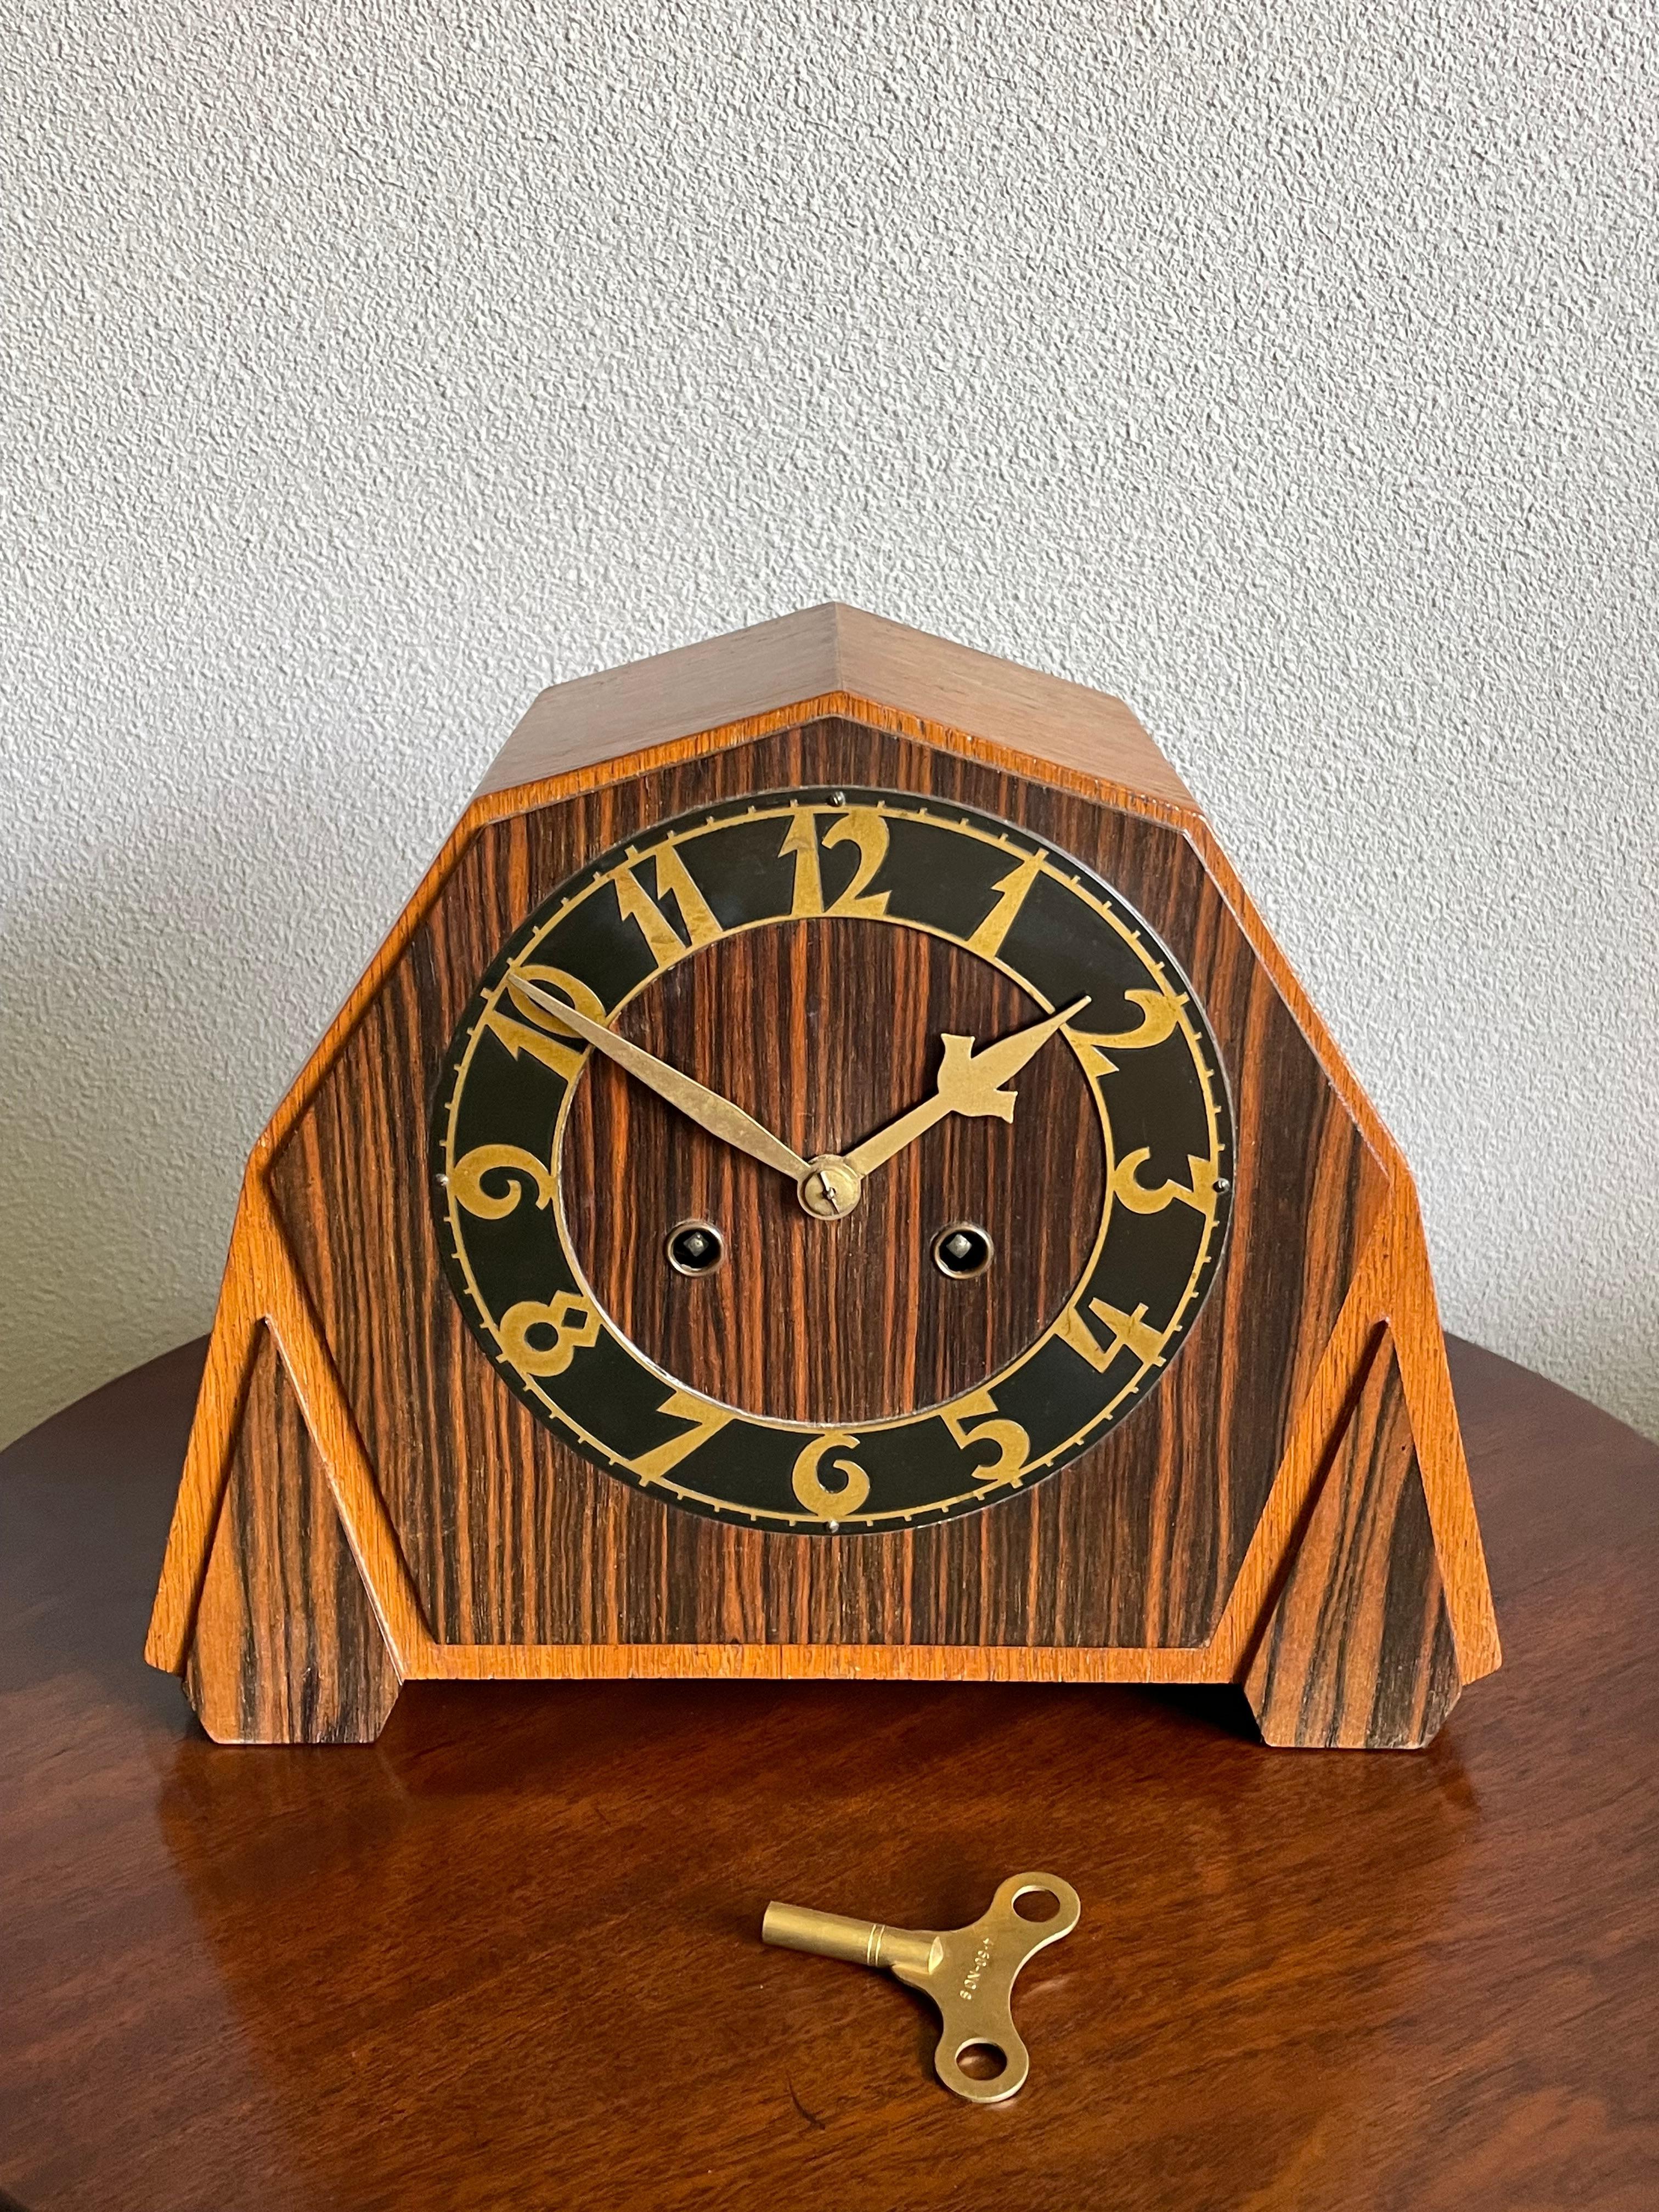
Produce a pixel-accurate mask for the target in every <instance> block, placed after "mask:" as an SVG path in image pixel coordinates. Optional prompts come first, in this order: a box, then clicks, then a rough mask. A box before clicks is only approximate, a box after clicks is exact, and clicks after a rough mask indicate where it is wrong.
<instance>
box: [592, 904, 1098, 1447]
mask: <svg viewBox="0 0 1659 2212" xmlns="http://www.w3.org/2000/svg"><path fill="white" fill-rule="evenodd" d="M1043 1012H1045V1009H1044V1008H1042V1006H1039V1005H1038V1004H1037V1003H1036V1001H1035V1000H1033V999H1032V998H1031V997H1030V995H1029V994H1027V993H1025V992H1024V991H1022V990H1021V989H1020V988H1019V987H1018V985H1017V984H1015V983H1014V982H1013V981H1012V980H1011V979H1010V978H1009V977H1007V976H1006V975H1003V974H1001V973H1000V972H999V970H998V969H995V968H994V967H992V966H991V965H990V964H989V963H988V962H987V961H984V960H981V959H979V958H977V957H975V955H973V954H972V953H969V952H967V951H963V949H962V948H961V947H960V946H957V945H951V944H950V943H948V942H947V941H945V940H944V939H939V938H937V937H933V936H931V935H929V934H927V933H926V932H924V931H921V930H913V929H905V928H895V927H891V926H890V925H887V924H884V923H881V922H878V921H860V920H854V919H842V918H837V917H833V916H832V917H829V918H825V919H822V920H817V921H799V922H781V923H779V924H776V925H775V926H773V927H765V928H761V929H756V930H751V931H749V932H747V933H744V934H743V935H741V936H734V937H730V938H726V939H723V940H722V941H721V942H720V943H719V944H716V945H708V946H705V947H704V948H703V949H702V950H701V951H698V952H697V953H696V954H695V955H694V956H693V957H691V958H690V959H687V960H684V961H682V962H681V963H679V964H678V966H676V967H674V968H673V969H670V970H669V971H668V972H667V973H665V975H662V976H660V977H659V979H658V980H657V981H654V982H653V983H652V984H651V985H649V986H648V987H647V989H646V990H644V991H643V992H641V994H640V995H639V997H638V998H636V999H635V1000H633V1001H632V1002H631V1003H630V1004H629V1006H628V1007H627V1008H626V1009H625V1010H624V1012H623V1014H622V1015H621V1016H620V1017H619V1018H618V1020H617V1029H618V1030H620V1031H621V1032H622V1033H623V1034H624V1035H625V1036H629V1038H631V1039H632V1040H633V1041H634V1042H635V1043H637V1044H640V1045H642V1046H643V1047H644V1048H646V1049H647V1051H649V1052H653V1053H656V1054H659V1056H660V1057H661V1058H662V1059H664V1060H668V1061H671V1063H672V1064H673V1065H674V1066H677V1067H680V1068H684V1070H685V1071H686V1072H687V1073H690V1074H692V1075H694V1076H695V1077H696V1079H697V1080H698V1081H699V1082H702V1083H706V1084H707V1085H708V1086H709V1088H710V1089H711V1090H714V1091H719V1092H720V1095H721V1096H722V1097H726V1098H730V1099H732V1101H733V1102H734V1103H737V1104H738V1105H740V1106H741V1107H743V1108H744V1110H745V1111H746V1112H748V1113H750V1114H752V1115H754V1116H755V1117H756V1119H757V1121H762V1122H763V1123H764V1124H765V1126H766V1127H768V1128H769V1129H772V1130H775V1132H776V1133H778V1135H779V1136H781V1138H782V1139H784V1141H785V1142H786V1143H787V1144H789V1145H792V1146H793V1147H794V1148H795V1150H796V1151H797V1152H799V1153H800V1154H801V1155H802V1156H803V1158H805V1159H807V1160H808V1161H809V1162H812V1163H813V1164H815V1165H816V1164H818V1162H819V1160H820V1157H821V1156H828V1162H829V1165H828V1169H827V1172H829V1174H830V1175H831V1176H833V1175H834V1173H835V1172H836V1163H838V1162H839V1160H840V1157H841V1155H842V1153H843V1152H845V1151H847V1150H848V1149H850V1148H851V1147H852V1146H854V1144H855V1143H857V1142H858V1141H859V1140H860V1139H863V1138H866V1137H867V1136H868V1135H869V1134H870V1133H872V1131H874V1130H876V1129H878V1128H879V1127H883V1126H884V1125H885V1124H886V1123H888V1122H890V1121H893V1120H895V1119H896V1117H897V1116H898V1115H902V1114H904V1113H906V1112H907V1111H908V1110H909V1109H911V1108H912V1107H914V1106H915V1104H916V1103H918V1102H919V1101H920V1100H921V1099H924V1098H926V1097H927V1096H928V1094H929V1093H930V1092H931V1091H933V1088H934V1085H935V1081H936V1079H937V1076H938V1072H939V1058H940V1042H939V1040H940V1038H941V1036H943V1035H945V1033H947V1032H956V1033H962V1034H967V1035H970V1036H974V1037H975V1038H976V1039H978V1040H979V1041H980V1042H981V1043H984V1042H989V1041H991V1040H994V1039H995V1038H998V1037H1000V1036H1005V1035H1006V1034H1008V1033H1009V1032H1010V1031H1012V1030H1018V1029H1020V1028H1022V1027H1023V1026H1024V1025H1025V1024H1029V1023H1030V1022H1032V1021H1036V1020H1039V1019H1040V1018H1042V1014H1043ZM1014 1088H1015V1091H1016V1093H1017V1097H1018V1108H1017V1110H1016V1113H1015V1115H1014V1119H1013V1121H1012V1122H1006V1121H1001V1120H1000V1119H998V1118H996V1117H994V1116H987V1117H986V1118H983V1119H974V1120H968V1119H963V1118H961V1117H958V1116H954V1115H953V1116H951V1117H950V1118H948V1119H946V1120H945V1121H941V1122H940V1123H939V1126H938V1127H935V1128H933V1129H932V1130H930V1131H929V1132H928V1133H927V1134H926V1135H925V1136H923V1137H921V1139H918V1140H917V1141H916V1142H915V1144H913V1145H911V1146H908V1147H907V1148H906V1149H905V1150H904V1151H903V1152H901V1153H899V1154H898V1155H897V1156H896V1157H895V1158H892V1159H890V1160H889V1161H887V1162H886V1163H885V1164H884V1165H883V1166H881V1167H880V1168H878V1170H876V1171H875V1172H874V1173H873V1174H872V1175H871V1176H868V1177H867V1178H866V1180H865V1182H864V1185H863V1189H862V1193H861V1194H860V1196H859V1198H858V1201H857V1203H856V1204H854V1206H852V1207H851V1209H850V1210H848V1211H847V1212H845V1213H844V1214H843V1215H842V1218H813V1217H812V1215H811V1213H809V1212H807V1211H805V1210H804V1205H803V1200H802V1198H801V1197H800V1196H799V1194H798V1193H797V1191H796V1189H795V1188H793V1187H792V1186H791V1184H790V1183H789V1182H788V1181H787V1178H785V1177H783V1176H779V1175H777V1174H775V1173H774V1172H773V1171H771V1170H769V1169H767V1168H766V1167H764V1166H762V1165H761V1164H758V1163H757V1162H755V1161H752V1160H749V1159H746V1158H743V1157H742V1156H741V1155H740V1154H738V1153H736V1152H732V1150H731V1149H730V1148H729V1147H728V1146H724V1145H722V1144H720V1142H719V1141H718V1140H717V1139H714V1138H713V1137H710V1136H708V1135H706V1134H704V1133H703V1132H702V1131H701V1130H699V1129H696V1128H693V1127H690V1126H689V1125H688V1124H687V1122H686V1121H684V1118H683V1117H682V1116H680V1115H677V1114H676V1113H675V1112H674V1110H673V1109H672V1108H671V1107H670V1106H668V1105H666V1104H665V1103H664V1102H663V1101H661V1100H660V1099H658V1098H656V1097H653V1096H652V1095H651V1094H650V1093H649V1092H648V1091H644V1090H642V1089H641V1086H640V1085H638V1084H635V1083H631V1082H630V1081H629V1078H628V1076H627V1075H626V1074H625V1073H623V1071H622V1070H621V1069H620V1068H618V1067H617V1066H613V1065H612V1064H611V1063H610V1062H608V1061H599V1060H595V1061H593V1062H591V1063H590V1065H589V1066H588V1067H587V1069H586V1073H585V1074H584V1076H583V1079H582V1081H581V1083H580V1085H578V1086H577V1091H576V1095H575V1097H574V1100H573V1102H572V1105H571V1110H570V1117H569V1121H568V1127H567V1129H566V1133H565V1140H564V1150H563V1159H562V1199H563V1204H564V1207H565V1212H566V1218H567V1219H568V1224H569V1227H570V1231H571V1237H572V1243H573V1247H574V1250H575V1252H576V1255H577V1257H578V1258H579V1260H580V1263H581V1267H582V1270H583V1272H584V1273H585V1274H586V1278H587V1280H588V1282H589V1283H590V1284H591V1285H592V1288H593V1291H594V1292H595V1295H596V1296H597V1297H598V1298H599V1303H600V1304H601V1305H603V1306H604V1308H605V1310H606V1311H607V1312H608V1313H609V1314H610V1315H611V1318H612V1319H613V1320H614V1321H615V1322H617V1326H618V1327H619V1328H621V1329H622V1330H623V1333H624V1334H626V1335H627V1336H629V1338H631V1340H633V1341H634V1343H635V1344H636V1345H637V1346H639V1347H640V1349H641V1352H645V1353H646V1354H647V1357H648V1358H651V1359H653V1361H655V1362H656V1363H657V1364H659V1365H660V1366H661V1367H662V1368H663V1369H664V1370H665V1372H666V1373H667V1374H669V1375H671V1376H675V1377H676V1378H678V1379H680V1380H683V1381H684V1382H685V1383H690V1385H691V1386H692V1387H693V1388H694V1389H698V1390H701V1391H704V1392H706V1393H707V1394H708V1395H709V1396H710V1397H712V1398H715V1399H718V1400H720V1401H722V1402H723V1403H725V1404H727V1405H735V1406H738V1407H743V1408H744V1409H745V1410H747V1411H750V1412H753V1413H768V1414H771V1415H773V1416H774V1417H775V1418H778V1419H787V1420H801V1421H816V1422H838V1423H848V1422H856V1421H859V1420H866V1421H867V1420H872V1419H882V1418H884V1417H887V1416H890V1415H892V1414H896V1413H908V1412H910V1411H912V1410H913V1409H914V1408H915V1407H921V1406H927V1405H933V1404H937V1403H939V1402H940V1401H943V1400H945V1399H948V1398H951V1397H953V1396H955V1395H957V1393H959V1392H960V1391H962V1390H964V1389H970V1388H972V1387H973V1386H974V1385H975V1384H976V1383H981V1382H982V1381H983V1380H984V1379H985V1378H986V1377H987V1376H989V1375H991V1374H993V1373H994V1372H995V1371H996V1370H997V1369H998V1368H999V1367H1000V1365H1001V1364H1003V1363H1004V1362H1005V1361H1006V1360H1007V1359H1008V1358H1012V1355H1013V1354H1014V1353H1015V1352H1018V1350H1019V1349H1020V1348H1021V1346H1024V1345H1025V1344H1028V1343H1030V1341H1031V1340H1032V1339H1034V1338H1035V1337H1036V1336H1038V1335H1040V1334H1042V1330H1043V1329H1044V1328H1046V1327H1047V1326H1048V1323H1049V1322H1051V1321H1052V1320H1053V1319H1054V1316H1055V1315H1056V1314H1057V1313H1058V1312H1059V1311H1060V1308H1061V1307H1062V1305H1063V1304H1065V1301H1066V1297H1067V1295H1068V1293H1069V1292H1070V1291H1072V1289H1073V1286H1074V1285H1075V1284H1076V1282H1077V1280H1078V1278H1079V1274H1080V1273H1081V1272H1082V1270H1083V1268H1084V1267H1085V1264H1086V1262H1087V1260H1088V1257H1089V1253H1090V1250H1091V1246H1092V1244H1093V1243H1094V1240H1095V1238H1096V1237H1097V1233H1098V1231H1099V1225H1100V1212H1101V1206H1102V1201H1103V1194H1104V1178H1105V1165H1106V1164H1105V1158H1104V1146H1103V1142H1102V1139H1101V1132H1100V1121H1099V1116H1098V1115H1097V1112H1096V1110H1095V1106H1094V1103H1093V1100H1092V1098H1091V1095H1090V1091H1089V1087H1088V1085H1087V1084H1086V1082H1085V1080H1084V1078H1083V1074H1082V1072H1081V1070H1080V1069H1079V1066H1078V1062H1077V1059H1076V1056H1075V1054H1073V1052H1072V1051H1071V1050H1070V1048H1068V1047H1067V1046H1066V1044H1065V1043H1064V1042H1063V1041H1058V1040H1057V1041H1055V1042H1053V1043H1051V1044H1050V1045H1049V1046H1048V1047H1047V1048H1045V1049H1044V1050H1043V1051H1042V1052H1041V1053H1039V1054H1036V1056H1035V1057H1034V1058H1033V1059H1032V1060H1030V1063H1029V1065H1028V1066H1025V1067H1024V1068H1023V1069H1022V1070H1021V1072H1020V1073H1019V1075H1018V1079H1017V1080H1016V1083H1015V1085H1014ZM845 1172H848V1173H850V1170H845ZM690 1218H696V1219H697V1220H707V1221H710V1222H712V1223H714V1225H716V1226H717V1227H718V1228H719V1230H720V1233H721V1235H722V1236H723V1237H724V1238H725V1240H726V1263H725V1265H724V1266H723V1267H720V1270H719V1272H718V1273H715V1274H713V1275H710V1276H708V1277H705V1278H703V1279H701V1280H696V1281H689V1280H687V1279H685V1278H684V1277H683V1276H680V1275H678V1274H676V1273H674V1272H673V1271H672V1270H671V1269H670V1268H668V1267H665V1265H664V1263H663V1256H662V1255H663V1239H664V1237H665V1235H666V1234H667V1233H668V1232H669V1231H670V1230H671V1228H672V1227H673V1225H675V1224H676V1223H677V1222H679V1221H682V1220H685V1219H690ZM962 1220H971V1221H975V1222H978V1223H982V1224H983V1225H984V1226H985V1228H986V1230H987V1232H988V1233H989V1235H990V1237H992V1239H993V1240H994V1245H995V1249H996V1260H995V1263H994V1265H993V1266H992V1267H988V1268H987V1269H986V1271H985V1272H984V1273H982V1274H981V1275H979V1276H977V1277H975V1278H974V1279H969V1280H965V1281H954V1280H950V1279H946V1278H945V1276H943V1275H942V1274H941V1273H940V1272H939V1269H938V1267H936V1266H935V1265H934V1264H933V1259H932V1257H931V1252H932V1247H933V1240H934V1239H935V1237H937V1235H938V1234H939V1231H941V1230H942V1229H944V1228H945V1227H946V1226H947V1225H950V1224H952V1223H955V1222H958V1221H962Z"/></svg>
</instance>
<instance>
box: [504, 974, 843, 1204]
mask: <svg viewBox="0 0 1659 2212" xmlns="http://www.w3.org/2000/svg"><path fill="white" fill-rule="evenodd" d="M513 989H514V990H515V992H518V993H519V994H521V995H522V996H523V997H525V998H526V999H528V1000H530V1002H531V1004H532V1006H539V1007H540V1008H541V1010H542V1012H544V1013H546V1014H551V1015H552V1016H553V1017H554V1018H555V1019H556V1021H558V1022H560V1023H561V1024H562V1025H563V1026H564V1027H565V1028H566V1029H568V1030H571V1031H573V1032H574V1035H576V1036H579V1037H580V1038H582V1039H583V1041H584V1042H586V1043H588V1044H591V1045H592V1047H593V1048H594V1050H595V1051H596V1052H602V1053H604V1054H605V1056H606V1058H607V1059H610V1060H615V1061H616V1063H617V1066H618V1067H622V1068H625V1069H626V1070H627V1071H628V1073H629V1075H631V1076H632V1077H633V1078H634V1079H635V1082H636V1083H642V1084H644V1085H645V1086H646V1088H647V1091H655V1092H656V1094H657V1096H658V1097H659V1098H665V1099H666V1100H667V1101H668V1103H669V1104H670V1105H671V1106H672V1107H675V1108H677V1109H678V1111H679V1112H680V1113H682V1114H684V1116H685V1118H686V1120H687V1121H695V1122H696V1125H697V1127H699V1128H700V1129H707V1131H708V1133H709V1135H710V1136H711V1137H718V1138H719V1139H720V1141H721V1142H722V1144H727V1145H730V1146H732V1147H733V1148H734V1150H736V1151H738V1152H747V1153H748V1155H749V1157H750V1159H752V1160H759V1161H760V1163H761V1164H762V1165H763V1167H769V1168H776V1169H777V1170H779V1171H780V1172H781V1174H783V1175H787V1176H788V1177H789V1179H790V1181H791V1182H793V1183H795V1184H797V1185H799V1183H800V1182H802V1180H803V1179H804V1178H805V1176H806V1174H807V1172H808V1165H809V1164H808V1163H807V1162H806V1161H805V1160H804V1159H802V1158H801V1156H800V1154H799V1152H791V1151H790V1149H789V1147H788V1146H787V1145H786V1144H785V1143H784V1142H783V1140H782V1139H781V1138H779V1137H775V1136H774V1135H773V1134H772V1132H771V1131H770V1130H769V1129H765V1128H763V1127H761V1125H760V1123H759V1122H758V1121H754V1120H753V1119H751V1117H750V1115H747V1114H745V1113H744V1110H743V1109H742V1107H741V1106H734V1105H733V1104H732V1102H731V1100H730V1099H729V1098H722V1097H720V1093H719V1091H708V1090H706V1089H705V1088H704V1087H703V1085H702V1084H701V1083H697V1082H696V1081H694V1080H693V1079H692V1078H691V1077H690V1076H689V1075H685V1074H683V1073H681V1071H680V1070H679V1069H678V1067H671V1066H669V1065H668V1062H667V1061H666V1060H659V1059H658V1058H657V1057H656V1055H655V1054H654V1053H649V1052H645V1051H642V1050H641V1048H640V1047H639V1046H638V1045H636V1044H630V1043H629V1041H628V1039H627V1038H626V1037H621V1036H617V1033H616V1031H615V1030H608V1029H606V1027H605V1024H604V1023H603V1022H595V1021H590V1020H589V1019H588V1018H587V1016H586V1014H579V1013H578V1012H576V1010H575V1008H574V1006H568V1005H567V1004H566V1002H565V1001H564V1000H562V999H556V998H554V997H553V996H552V995H551V994H550V993H549V992H546V991H544V990H542V989H541V988H540V987H538V985H537V984H534V983H532V982H530V981H528V980H527V979H526V977H525V976H523V975H519V974H517V973H515V974H514V975H513Z"/></svg>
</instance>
